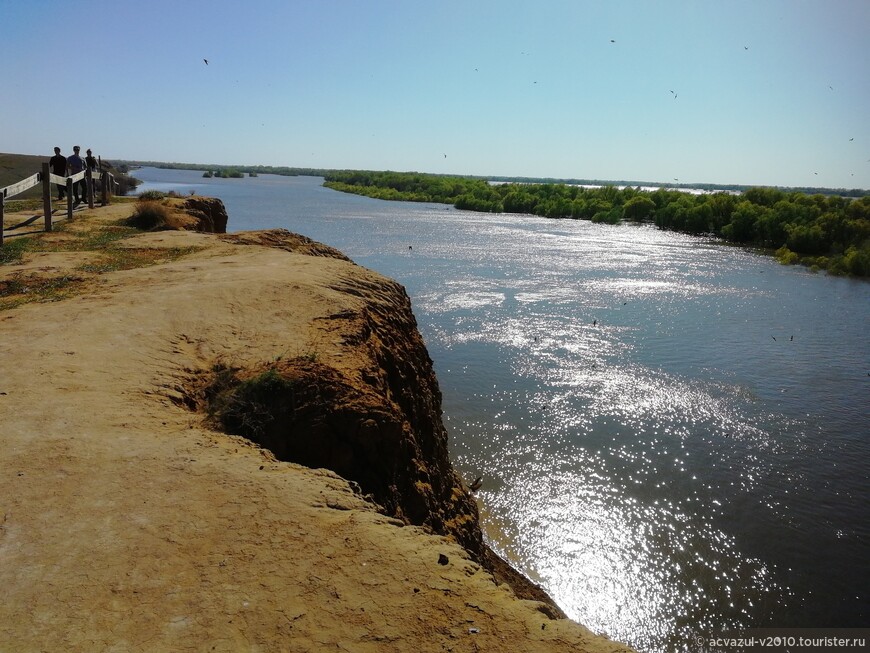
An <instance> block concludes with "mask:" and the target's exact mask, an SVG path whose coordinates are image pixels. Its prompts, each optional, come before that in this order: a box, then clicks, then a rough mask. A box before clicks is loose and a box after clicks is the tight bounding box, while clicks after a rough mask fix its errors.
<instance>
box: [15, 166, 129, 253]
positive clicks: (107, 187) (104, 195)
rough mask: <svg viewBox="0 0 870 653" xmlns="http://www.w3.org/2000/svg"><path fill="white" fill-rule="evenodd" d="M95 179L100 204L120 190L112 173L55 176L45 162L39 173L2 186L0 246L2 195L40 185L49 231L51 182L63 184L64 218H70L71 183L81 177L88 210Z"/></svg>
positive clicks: (80, 173) (92, 205)
mask: <svg viewBox="0 0 870 653" xmlns="http://www.w3.org/2000/svg"><path fill="white" fill-rule="evenodd" d="M96 178H99V180H100V189H99V190H100V196H101V198H100V201H101V206H105V205H106V204H108V203H109V200H110V199H111V197H112V195H114V194H116V193H117V192H118V191H119V189H120V184H119V183H118V182H117V181H116V180H115V176H114V175H113V174H111V173H110V172H105V171H104V172H101V173H99V175H98V177H95V176H94V173H93V171H91V170H82V171H81V172H79V173H77V174H74V175H72V176H71V177H59V176H58V175H55V174H53V173H52V172H51V171H50V169H49V167H48V163H43V164H42V172H37V173H36V174H35V175H31V176H30V177H27V178H26V179H22V180H21V181H18V182H16V183H14V184H10V185H9V186H6V188H0V245H3V211H4V205H5V203H6V198H12V197H15V196H16V195H20V194H21V193H23V192H24V191H26V190H30V189H31V188H33V187H34V186H38V185H39V184H42V211H43V213H44V215H45V230H46V231H51V214H52V208H51V185H52V184H59V185H61V186H64V187H66V217H67V218H71V217H72V214H73V208H74V204H73V184H76V183H78V182H80V181H82V180H85V190H86V192H85V196H86V198H87V202H88V208H91V209H92V208H94V180H95V179H96Z"/></svg>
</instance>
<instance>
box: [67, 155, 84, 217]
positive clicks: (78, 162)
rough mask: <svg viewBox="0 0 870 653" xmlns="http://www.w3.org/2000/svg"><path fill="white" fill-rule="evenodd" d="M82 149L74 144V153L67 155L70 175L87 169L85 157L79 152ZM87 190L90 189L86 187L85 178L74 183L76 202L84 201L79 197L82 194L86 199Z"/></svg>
mask: <svg viewBox="0 0 870 653" xmlns="http://www.w3.org/2000/svg"><path fill="white" fill-rule="evenodd" d="M81 149H82V148H80V147H79V146H78V145H74V146H73V153H72V154H71V155H70V156H69V157H67V160H66V162H67V164H68V165H69V174H70V176H72V175H77V174H78V173H80V172H81V171H82V170H84V169H85V161H84V159H82V157H80V156H79V152H80V151H81ZM87 192H88V191H87V188H86V187H85V180H84V179H82V180H81V181H77V182H76V183H74V184H73V197H74V198H75V201H76V204H78V203H79V202H81V201H82V200H81V198H80V197H79V196H80V195H84V196H85V199H87Z"/></svg>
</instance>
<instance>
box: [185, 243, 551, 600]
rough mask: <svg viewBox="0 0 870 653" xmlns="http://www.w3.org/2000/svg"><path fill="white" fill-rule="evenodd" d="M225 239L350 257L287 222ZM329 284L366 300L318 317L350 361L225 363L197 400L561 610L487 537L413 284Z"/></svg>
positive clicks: (228, 427)
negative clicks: (410, 289) (460, 462)
mask: <svg viewBox="0 0 870 653" xmlns="http://www.w3.org/2000/svg"><path fill="white" fill-rule="evenodd" d="M224 240H227V241H231V242H235V243H240V244H248V245H266V246H268V247H272V248H278V249H284V250H287V251H293V252H297V253H305V254H307V255H314V256H327V257H334V258H338V259H340V260H345V261H346V260H348V259H347V257H345V256H344V255H343V254H341V253H340V252H338V251H337V250H333V249H332V248H329V247H327V246H324V245H321V244H319V243H315V242H314V241H311V240H309V239H307V238H305V237H302V236H298V235H297V234H291V233H289V232H286V231H282V230H271V231H266V232H253V233H247V234H239V235H235V234H234V235H231V236H226V237H224ZM330 287H331V288H332V289H333V290H335V291H337V292H339V293H341V294H342V295H350V296H353V297H358V298H361V299H363V300H364V301H363V302H362V303H361V304H360V307H359V308H358V309H356V310H345V311H341V312H338V313H334V314H332V315H329V316H328V317H326V318H321V319H320V320H319V328H320V329H321V330H322V331H323V332H325V333H328V334H330V336H331V338H334V339H336V340H338V341H339V342H340V343H341V347H343V348H347V349H348V350H351V351H353V352H354V353H355V355H354V356H353V361H354V363H353V364H352V365H345V364H343V363H342V360H343V358H342V357H341V356H338V357H335V358H333V359H332V361H331V362H326V361H325V360H324V359H321V357H319V356H318V354H317V352H316V351H310V352H307V353H306V354H305V355H303V356H296V357H292V358H282V359H281V360H276V361H272V362H269V363H268V364H261V365H257V366H254V367H252V368H248V369H240V368H224V367H220V366H219V367H218V369H216V370H213V371H212V372H211V373H210V374H208V375H207V378H205V379H198V380H197V382H195V383H194V384H193V385H192V392H191V395H190V399H189V400H188V403H189V404H190V405H192V406H196V407H199V408H200V409H204V410H205V411H206V412H208V413H209V414H211V415H213V416H214V422H215V423H216V424H218V425H219V427H220V428H223V430H225V431H227V432H229V433H232V434H236V435H242V436H244V437H247V438H249V439H250V440H252V441H254V442H256V443H257V444H259V445H261V446H263V447H264V448H266V449H268V450H269V451H271V452H272V453H274V454H275V456H276V457H277V458H278V459H280V460H285V461H290V462H296V463H300V464H303V465H306V466H308V467H312V468H326V469H330V470H332V471H335V472H336V473H338V474H339V475H341V476H342V477H344V478H347V479H348V480H351V481H353V482H355V483H356V484H358V487H359V489H360V491H361V492H362V493H363V494H365V495H369V496H370V497H371V498H372V499H374V501H375V502H377V503H378V504H379V505H380V506H381V509H382V510H383V511H384V512H385V513H386V514H389V515H391V516H394V517H397V518H399V519H402V520H403V521H405V522H406V523H409V524H415V525H420V526H425V527H427V528H429V529H431V531H432V532H434V533H438V534H441V535H446V536H448V537H451V538H453V539H454V540H455V541H456V542H458V543H459V544H461V545H462V546H463V547H464V548H465V549H466V550H467V551H468V552H469V553H470V554H471V555H472V556H473V558H474V559H475V560H477V561H478V562H480V563H481V564H483V565H484V567H486V568H487V569H489V570H490V571H491V572H493V573H494V575H495V576H496V578H498V579H499V580H500V581H502V582H506V583H508V584H509V585H510V586H511V587H512V588H513V589H514V591H515V592H516V593H517V594H518V595H519V596H520V597H522V598H528V599H533V600H537V601H541V602H544V603H546V604H548V605H549V609H548V614H551V615H552V616H554V617H555V616H564V615H563V614H562V613H561V611H560V610H559V609H558V608H557V607H556V606H555V604H553V603H552V601H551V599H550V598H549V597H548V596H547V595H546V593H545V592H544V591H543V590H542V589H541V588H540V587H538V586H537V585H535V584H533V583H532V582H531V581H529V580H528V579H527V578H526V577H525V576H523V575H522V574H519V573H518V572H516V571H515V570H514V569H513V568H511V567H510V565H508V564H507V563H505V562H504V561H503V560H501V559H500V558H499V557H498V556H497V555H496V554H495V553H494V552H492V551H491V550H490V549H489V548H488V547H487V546H486V544H485V543H484V541H483V536H482V532H481V529H480V523H479V516H478V509H477V504H476V502H475V500H474V498H473V497H472V496H471V494H470V493H469V491H468V490H467V488H466V487H465V485H464V484H463V482H462V481H461V479H460V478H459V477H458V475H457V474H456V472H455V471H454V469H453V466H452V464H451V462H450V457H449V452H448V436H447V431H446V429H445V427H444V424H443V422H442V419H441V414H442V409H441V391H440V388H439V386H438V380H437V378H436V377H435V372H434V369H433V366H432V360H431V358H430V357H429V354H428V352H427V350H426V346H425V343H424V342H423V339H422V337H421V335H420V332H419V330H418V329H417V322H416V319H415V318H414V314H413V312H412V309H411V301H410V299H409V298H408V295H407V293H406V292H405V289H404V288H403V287H402V286H401V285H399V284H398V283H396V282H395V281H392V280H389V279H386V278H383V277H376V278H375V277H372V276H370V275H363V274H360V275H347V276H342V277H340V278H339V279H337V280H336V281H335V282H333V283H332V284H331V286H330Z"/></svg>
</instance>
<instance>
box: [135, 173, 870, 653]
mask: <svg viewBox="0 0 870 653" xmlns="http://www.w3.org/2000/svg"><path fill="white" fill-rule="evenodd" d="M134 175H135V176H136V177H137V178H139V179H142V180H144V181H145V182H146V184H145V185H144V186H143V187H141V188H140V191H142V190H148V189H159V190H176V191H178V192H180V193H181V194H187V193H189V192H190V191H195V192H197V193H199V194H203V195H210V196H214V197H219V198H220V199H221V200H223V202H224V204H225V205H226V207H227V211H228V213H229V216H230V224H229V230H230V231H241V230H249V229H264V228H273V227H283V228H286V229H289V230H291V231H295V232H298V233H301V234H304V235H306V236H309V237H311V238H313V239H315V240H318V241H321V242H324V243H326V244H329V245H332V246H334V247H337V248H338V249H340V250H342V251H343V252H345V253H346V254H347V255H348V256H350V257H351V258H352V259H353V260H354V261H356V262H357V263H359V264H361V265H364V266H366V267H369V268H372V269H375V270H377V271H378V272H381V273H383V274H385V275H387V276H389V277H392V278H394V279H396V280H398V281H399V282H400V283H402V284H403V285H404V286H405V287H406V288H407V290H408V293H409V295H410V296H411V299H412V304H413V308H414V313H415V315H416V317H417V321H418V323H419V328H420V331H421V333H422V334H423V337H424V339H425V341H426V345H427V347H428V349H429V352H430V355H431V356H432V358H433V360H434V362H435V369H436V373H437V375H438V379H439V382H440V385H441V389H442V391H443V394H444V419H445V424H446V426H447V428H448V431H449V434H450V438H451V440H450V447H451V455H452V457H453V460H454V464H455V466H456V468H457V470H458V471H459V472H460V474H461V475H462V476H463V477H464V478H465V479H466V480H467V481H468V482H470V481H471V480H472V479H474V478H475V477H477V476H482V477H483V487H482V488H481V490H480V491H479V492H478V499H479V504H480V506H481V513H482V518H483V525H484V529H485V532H486V536H487V538H488V541H489V542H490V543H491V545H492V546H493V547H494V548H495V549H496V550H497V551H499V552H500V553H502V554H503V555H504V556H505V557H506V558H508V559H509V560H510V561H511V562H512V563H513V564H514V565H515V566H517V567H518V568H520V569H522V570H523V571H524V572H525V573H527V574H528V575H529V576H530V577H531V578H533V579H535V580H537V581H539V582H540V583H541V584H542V585H543V586H544V587H545V588H546V589H547V590H548V592H549V593H550V594H551V595H552V596H553V597H554V599H555V600H556V601H557V602H558V603H559V605H560V606H562V607H563V609H564V610H565V611H566V612H567V613H568V615H569V616H570V617H572V618H573V619H576V620H578V621H580V622H581V623H583V624H585V625H587V626H588V627H589V628H591V629H592V630H595V631H597V632H605V633H607V634H608V635H609V636H611V637H612V638H614V639H618V640H621V641H625V642H628V643H630V644H632V645H633V646H635V647H637V648H638V649H639V650H641V651H648V652H659V651H670V650H677V649H682V648H685V647H686V646H687V644H688V643H689V642H691V641H692V640H693V638H694V637H696V636H699V635H700V636H711V635H716V634H717V633H719V632H721V630H722V629H724V628H727V627H761V626H771V627H799V626H801V627H833V626H842V627H858V626H865V625H867V624H868V622H870V582H868V580H870V578H868V562H867V561H868V560H870V547H868V534H870V519H868V517H870V483H868V463H870V338H868V326H870V283H868V282H866V281H858V280H850V279H844V278H836V277H831V276H827V275H826V274H813V273H811V272H809V271H808V270H806V269H804V268H801V267H786V266H781V265H779V264H778V263H776V262H775V261H774V260H773V259H772V257H769V256H767V255H764V254H760V253H757V252H753V251H750V250H747V249H744V248H737V247H733V246H729V245H726V244H723V243H720V242H717V241H714V240H711V239H705V238H697V237H692V236H688V235H682V234H676V233H670V232H665V231H659V230H658V229H656V228H654V227H652V226H638V225H634V224H632V225H628V224H626V225H617V226H610V225H596V224H592V223H590V222H584V221H574V220H549V219H546V218H540V217H535V216H528V215H490V214H480V213H470V212H463V211H458V210H455V209H453V208H452V207H448V206H445V205H440V204H414V203H406V202H384V201H380V200H373V199H369V198H364V197H358V196H353V195H347V194H342V193H337V192H334V191H331V190H329V189H326V188H323V187H322V186H321V181H322V180H321V179H319V178H313V177H278V176H272V175H261V176H260V177H257V178H245V179H203V178H202V177H201V173H200V172H193V171H182V170H158V169H154V168H144V169H140V170H137V171H135V172H134Z"/></svg>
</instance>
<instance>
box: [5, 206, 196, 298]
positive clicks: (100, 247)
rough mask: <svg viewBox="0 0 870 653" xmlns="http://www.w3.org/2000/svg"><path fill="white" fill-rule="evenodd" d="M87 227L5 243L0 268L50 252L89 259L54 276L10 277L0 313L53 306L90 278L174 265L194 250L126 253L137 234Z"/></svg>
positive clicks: (117, 227) (69, 226) (125, 228)
mask: <svg viewBox="0 0 870 653" xmlns="http://www.w3.org/2000/svg"><path fill="white" fill-rule="evenodd" d="M126 222H127V221H126V220H121V221H118V222H116V223H114V224H105V225H100V226H97V227H90V223H89V222H88V221H86V220H81V219H77V220H73V221H71V222H67V223H64V224H62V225H58V227H57V229H56V230H55V231H53V232H51V233H40V234H34V235H31V236H27V237H19V238H15V239H13V240H10V241H8V242H7V243H5V244H4V245H3V247H2V248H0V273H2V266H4V265H17V264H21V263H23V262H24V261H26V260H27V259H28V257H29V256H33V255H39V254H41V253H52V252H82V253H88V252H90V253H93V256H90V257H88V260H87V261H86V262H83V263H81V264H80V265H77V266H75V267H73V268H71V269H68V270H66V271H64V272H62V273H61V272H58V273H55V274H45V273H35V272H32V271H31V272H22V271H15V272H12V273H11V274H8V275H6V276H5V277H4V278H2V279H0V310H7V309H10V308H15V307H16V306H21V305H22V304H27V303H30V302H45V301H59V300H62V299H66V298H67V297H71V296H73V295H76V294H81V293H83V292H86V291H87V289H88V288H89V287H91V285H92V282H93V281H94V279H95V278H96V277H98V276H99V275H102V274H106V273H110V272H115V271H119V270H132V269H135V268H141V267H146V266H151V265H159V264H161V263H168V262H170V261H175V260H177V259H179V258H182V257H183V256H186V255H188V254H191V253H193V252H195V251H197V250H198V249H199V248H198V247H170V248H165V247H161V248H149V247H128V246H124V245H122V243H123V241H126V240H127V239H129V238H131V237H133V236H135V235H137V234H140V233H142V231H141V230H139V229H136V228H135V227H132V226H129V225H128V224H126Z"/></svg>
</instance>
